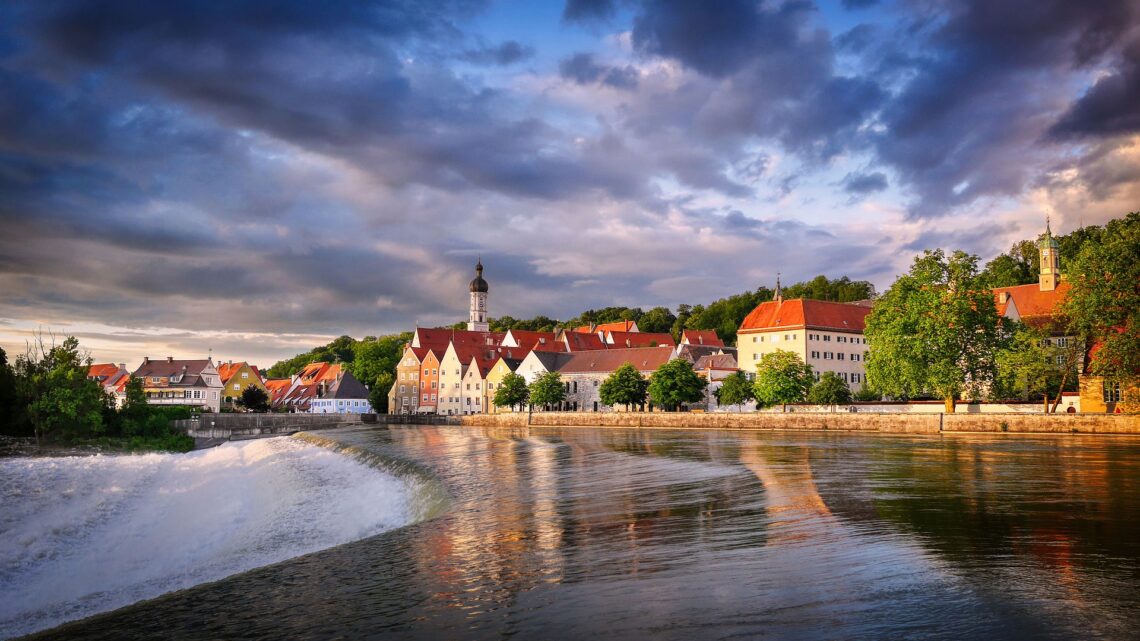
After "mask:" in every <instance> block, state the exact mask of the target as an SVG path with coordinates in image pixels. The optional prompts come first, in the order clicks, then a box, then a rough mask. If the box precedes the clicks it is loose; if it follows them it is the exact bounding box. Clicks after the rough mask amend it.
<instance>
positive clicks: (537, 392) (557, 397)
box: [504, 372, 566, 407]
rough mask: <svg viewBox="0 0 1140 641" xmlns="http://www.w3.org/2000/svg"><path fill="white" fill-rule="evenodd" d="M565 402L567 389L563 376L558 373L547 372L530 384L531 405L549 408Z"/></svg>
mask: <svg viewBox="0 0 1140 641" xmlns="http://www.w3.org/2000/svg"><path fill="white" fill-rule="evenodd" d="M504 378H505V377H504ZM564 400H566V388H565V387H563V386H562V376H561V375H559V374H558V372H546V373H545V374H543V375H541V376H539V377H538V378H536V379H534V382H533V383H531V384H530V403H531V405H538V406H539V407H548V406H554V405H557V404H559V403H561V402H562V401H564Z"/></svg>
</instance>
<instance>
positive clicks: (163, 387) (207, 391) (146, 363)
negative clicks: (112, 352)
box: [133, 356, 222, 412]
mask: <svg viewBox="0 0 1140 641" xmlns="http://www.w3.org/2000/svg"><path fill="white" fill-rule="evenodd" d="M133 375H134V376H136V377H138V378H140V379H142V382H143V390H144V391H145V393H146V398H147V403H150V404H155V405H192V406H195V407H200V408H202V409H203V410H204V411H211V412H217V411H218V410H219V409H221V402H222V401H221V395H222V379H221V377H220V376H218V370H217V368H215V367H214V362H213V360H212V359H209V358H207V359H205V360H181V359H178V360H176V359H175V358H174V357H173V356H169V357H167V358H166V360H156V361H152V360H150V358H149V357H144V358H143V362H142V364H141V365H139V367H138V369H136V370H135V372H134V374H133Z"/></svg>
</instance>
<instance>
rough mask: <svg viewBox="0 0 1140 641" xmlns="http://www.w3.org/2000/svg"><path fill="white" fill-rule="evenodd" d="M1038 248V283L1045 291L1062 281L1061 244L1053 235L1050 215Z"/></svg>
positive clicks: (1055, 287) (1054, 287)
mask: <svg viewBox="0 0 1140 641" xmlns="http://www.w3.org/2000/svg"><path fill="white" fill-rule="evenodd" d="M1037 249H1038V251H1039V252H1040V253H1041V270H1040V276H1039V280H1038V284H1039V285H1040V287H1041V291H1043V292H1051V291H1053V290H1054V289H1057V283H1060V282H1061V245H1060V243H1058V242H1057V239H1056V238H1054V237H1053V232H1052V230H1050V229H1049V217H1048V216H1046V217H1045V233H1044V234H1043V235H1042V236H1041V238H1040V240H1038V241H1037Z"/></svg>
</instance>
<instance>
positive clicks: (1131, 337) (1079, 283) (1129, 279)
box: [1065, 212, 1140, 389]
mask: <svg viewBox="0 0 1140 641" xmlns="http://www.w3.org/2000/svg"><path fill="white" fill-rule="evenodd" d="M1067 275H1068V278H1069V281H1070V282H1071V283H1072V289H1070V290H1069V296H1068V299H1067V300H1066V303H1065V312H1066V314H1067V316H1068V318H1069V321H1070V323H1071V326H1072V329H1073V331H1074V332H1075V333H1076V334H1077V336H1079V337H1080V338H1081V339H1083V340H1084V341H1085V344H1086V345H1090V346H1092V345H1095V348H1094V351H1093V354H1092V357H1091V361H1090V371H1091V373H1092V374H1095V375H1097V376H1103V377H1105V378H1106V379H1109V380H1110V381H1116V382H1120V383H1125V385H1123V386H1122V387H1123V388H1125V389H1129V388H1131V387H1135V386H1136V385H1138V384H1140V212H1132V213H1130V214H1128V215H1127V216H1126V217H1124V218H1122V219H1117V220H1113V221H1110V222H1109V223H1108V225H1106V226H1105V228H1104V233H1103V234H1101V235H1100V236H1099V242H1089V243H1085V244H1084V245H1083V246H1082V247H1081V250H1080V252H1079V253H1078V254H1077V255H1076V257H1075V258H1074V260H1073V261H1072V263H1071V267H1070V270H1069V272H1068V274H1067Z"/></svg>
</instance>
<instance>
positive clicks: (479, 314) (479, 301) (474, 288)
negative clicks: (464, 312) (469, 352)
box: [467, 259, 490, 332]
mask: <svg viewBox="0 0 1140 641" xmlns="http://www.w3.org/2000/svg"><path fill="white" fill-rule="evenodd" d="M469 289H470V290H471V309H470V310H469V313H468V318H467V330H468V331H471V332H486V331H489V330H490V325H489V324H488V323H487V281H485V280H483V260H482V259H479V260H478V261H477V262H476V263H475V280H472V281H471V287H470V288H469Z"/></svg>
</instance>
